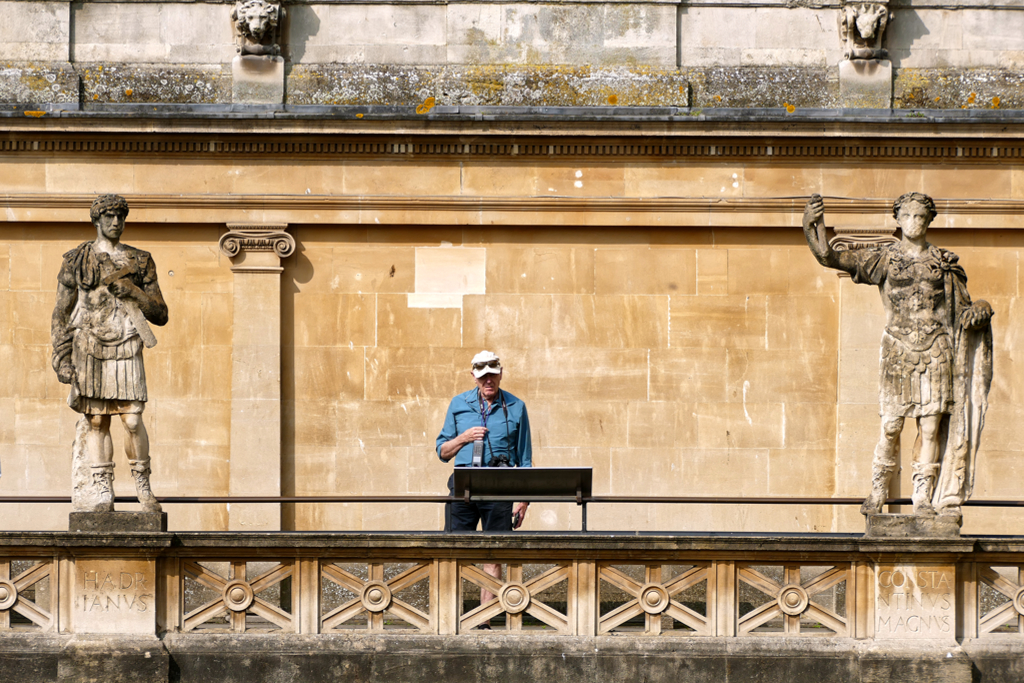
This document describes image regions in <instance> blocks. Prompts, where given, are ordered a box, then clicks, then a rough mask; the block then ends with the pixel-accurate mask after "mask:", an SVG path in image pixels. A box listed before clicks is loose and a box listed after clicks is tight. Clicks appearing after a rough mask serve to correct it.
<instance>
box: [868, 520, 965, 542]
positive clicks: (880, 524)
mask: <svg viewBox="0 0 1024 683" xmlns="http://www.w3.org/2000/svg"><path fill="white" fill-rule="evenodd" d="M867 517H868V519H867V530H866V532H865V533H864V535H865V536H866V537H868V538H959V537H960V525H959V524H958V523H957V520H956V519H955V518H953V517H941V516H936V517H920V516H917V515H868V516H867Z"/></svg>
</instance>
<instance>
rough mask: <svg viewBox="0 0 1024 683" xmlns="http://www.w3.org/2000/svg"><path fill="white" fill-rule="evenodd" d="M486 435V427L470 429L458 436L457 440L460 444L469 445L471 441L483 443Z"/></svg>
mask: <svg viewBox="0 0 1024 683" xmlns="http://www.w3.org/2000/svg"><path fill="white" fill-rule="evenodd" d="M486 434H487V428H486V427H470V428H469V429H467V430H466V431H464V432H462V433H461V434H459V440H460V441H462V444H463V445H465V444H467V443H471V442H473V441H483V440H484V436H485V435H486Z"/></svg>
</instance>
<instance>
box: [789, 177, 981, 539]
mask: <svg viewBox="0 0 1024 683" xmlns="http://www.w3.org/2000/svg"><path fill="white" fill-rule="evenodd" d="M824 211H825V207H824V202H823V201H822V198H821V197H820V196H819V195H814V196H812V197H811V199H810V201H808V202H807V205H806V207H805V209H804V218H803V227H804V235H805V237H806V238H807V244H808V245H809V246H810V248H811V252H812V253H813V254H814V257H815V258H816V259H817V260H818V262H819V263H821V264H822V265H823V266H827V267H829V268H835V269H837V270H842V271H845V272H847V273H849V274H850V276H851V277H852V278H853V281H854V282H857V283H862V284H870V285H875V286H877V287H878V289H879V292H880V293H881V295H882V304H883V306H884V307H885V314H886V324H885V331H884V332H883V333H882V348H881V354H880V368H879V371H880V377H879V388H878V393H879V403H880V404H881V405H880V413H881V417H882V432H881V436H880V438H879V440H878V445H877V447H876V448H875V455H874V460H873V463H872V471H871V493H870V495H869V496H868V497H867V500H865V501H864V504H863V505H862V506H861V512H862V513H863V514H865V515H870V514H878V513H880V512H881V509H882V505H883V504H884V503H885V500H886V497H887V492H888V489H889V481H890V479H891V477H892V475H893V471H894V470H895V467H896V449H897V447H898V445H899V436H900V432H902V430H903V425H904V422H905V421H906V419H907V418H914V419H915V420H917V426H918V432H917V441H916V442H915V444H914V463H913V474H912V480H913V494H912V500H913V503H914V515H915V516H934V515H942V516H949V517H953V518H955V520H956V522H957V523H960V521H961V519H962V513H961V505H962V504H963V502H964V501H965V500H966V499H967V498H968V497H969V496H970V494H971V491H972V488H973V485H974V459H975V456H976V454H977V449H978V444H979V440H980V437H981V430H982V427H983V426H984V422H985V411H986V409H987V407H988V390H989V386H990V385H991V383H992V328H991V324H990V322H989V321H990V319H991V317H992V307H991V306H989V304H988V302H985V301H981V300H979V301H975V302H973V303H972V302H971V297H970V295H969V294H968V293H967V275H966V274H965V273H964V269H963V267H962V266H960V265H959V263H958V260H959V258H958V257H957V255H956V254H954V253H953V252H951V251H947V250H945V249H940V248H938V247H935V246H933V245H932V244H929V243H928V242H927V241H926V239H925V238H926V235H927V231H928V226H929V225H930V224H931V222H932V220H933V219H934V218H935V216H936V215H937V212H936V210H935V202H933V201H932V199H931V197H929V196H927V195H925V194H921V193H920V192H908V193H907V194H904V195H903V196H901V197H900V198H899V199H897V200H896V201H895V202H894V203H893V207H892V214H893V217H894V218H895V219H896V222H897V223H898V224H899V226H900V228H901V230H902V233H903V234H902V239H901V240H900V241H899V242H897V243H894V244H889V245H885V246H880V247H875V248H866V249H856V250H850V251H834V250H833V249H832V247H831V246H830V245H829V243H828V241H827V240H826V238H825V224H824Z"/></svg>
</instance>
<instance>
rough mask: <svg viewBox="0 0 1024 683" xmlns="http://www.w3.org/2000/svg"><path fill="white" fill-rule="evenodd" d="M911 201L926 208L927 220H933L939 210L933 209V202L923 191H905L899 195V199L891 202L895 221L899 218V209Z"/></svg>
mask: <svg viewBox="0 0 1024 683" xmlns="http://www.w3.org/2000/svg"><path fill="white" fill-rule="evenodd" d="M911 202H915V203H917V204H920V205H921V206H923V207H924V208H925V209H927V210H928V222H929V223H930V222H931V221H933V220H935V217H936V216H938V215H939V212H938V211H937V210H936V209H935V202H934V201H933V200H932V198H931V197H929V196H928V195H926V194H925V193H923V192H907V193H906V194H902V195H900V197H899V199H897V200H896V201H894V202H893V203H892V217H893V218H895V219H896V220H897V221H898V220H899V219H900V210H901V209H902V208H903V207H905V206H907V205H909V204H910V203H911Z"/></svg>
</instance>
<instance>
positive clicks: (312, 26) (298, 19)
mask: <svg viewBox="0 0 1024 683" xmlns="http://www.w3.org/2000/svg"><path fill="white" fill-rule="evenodd" d="M285 21H286V22H287V23H286V24H285V26H284V29H283V30H282V32H281V33H282V35H284V36H285V45H284V58H285V60H287V62H288V64H289V66H290V65H292V64H298V63H299V62H301V61H302V57H303V55H305V54H306V42H307V41H308V40H309V39H310V38H311V37H312V36H315V35H316V34H317V33H319V32H320V17H318V16H317V15H316V12H315V11H314V10H313V8H312V7H310V6H309V5H289V6H288V14H287V16H286V18H285Z"/></svg>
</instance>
